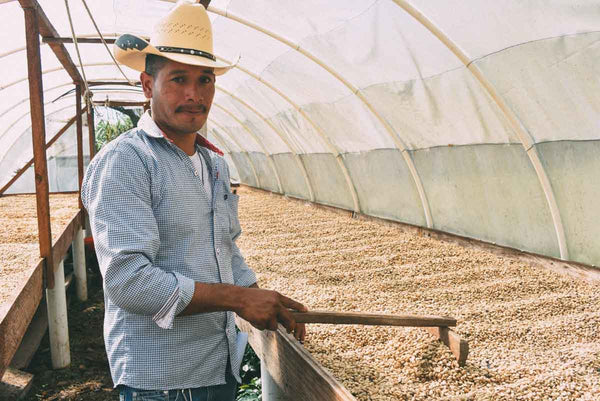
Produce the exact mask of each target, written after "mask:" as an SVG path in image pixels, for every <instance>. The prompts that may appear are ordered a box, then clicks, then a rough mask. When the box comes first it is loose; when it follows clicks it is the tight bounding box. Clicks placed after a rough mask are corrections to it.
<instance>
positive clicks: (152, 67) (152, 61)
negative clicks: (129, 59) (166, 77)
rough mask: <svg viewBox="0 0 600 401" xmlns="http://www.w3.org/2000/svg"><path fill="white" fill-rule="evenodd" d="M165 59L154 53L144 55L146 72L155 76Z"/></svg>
mask: <svg viewBox="0 0 600 401" xmlns="http://www.w3.org/2000/svg"><path fill="white" fill-rule="evenodd" d="M166 62H167V59H166V58H164V57H162V56H157V55H156V54H147V55H146V68H145V71H146V74H148V75H152V76H156V74H158V72H159V71H160V69H161V68H163V66H164V65H165V64H166Z"/></svg>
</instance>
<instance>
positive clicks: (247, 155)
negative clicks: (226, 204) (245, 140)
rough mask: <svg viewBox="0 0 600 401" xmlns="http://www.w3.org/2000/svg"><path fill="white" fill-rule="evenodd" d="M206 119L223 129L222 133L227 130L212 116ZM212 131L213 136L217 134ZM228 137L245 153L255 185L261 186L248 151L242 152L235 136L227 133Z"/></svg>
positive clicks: (241, 148)
mask: <svg viewBox="0 0 600 401" xmlns="http://www.w3.org/2000/svg"><path fill="white" fill-rule="evenodd" d="M208 121H210V122H211V123H212V124H214V125H215V126H217V127H219V128H220V129H221V131H223V132H224V133H227V130H226V129H225V127H223V126H222V125H221V124H219V123H218V122H216V121H215V120H213V119H212V118H209V119H208ZM213 133H214V134H215V136H218V135H219V134H218V133H217V131H213ZM229 139H230V140H231V141H232V142H233V143H235V146H237V147H238V148H240V151H241V153H243V154H245V155H246V158H247V159H248V163H249V164H250V168H251V169H252V173H253V174H254V179H255V180H256V186H257V187H259V188H260V187H262V185H260V178H259V177H258V173H257V171H256V167H255V166H254V163H253V162H252V158H251V157H250V155H249V154H248V152H247V151H246V152H244V148H243V147H242V146H241V145H240V143H239V142H238V141H236V140H235V138H234V137H233V136H232V135H229ZM221 141H222V142H224V141H223V140H221ZM240 171H241V170H240V169H238V173H240Z"/></svg>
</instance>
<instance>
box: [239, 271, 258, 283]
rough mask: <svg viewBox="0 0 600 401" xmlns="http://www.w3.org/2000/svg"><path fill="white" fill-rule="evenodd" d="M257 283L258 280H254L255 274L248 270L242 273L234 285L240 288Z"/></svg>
mask: <svg viewBox="0 0 600 401" xmlns="http://www.w3.org/2000/svg"><path fill="white" fill-rule="evenodd" d="M257 281H258V280H257V279H256V274H255V273H254V272H253V271H252V270H251V269H249V268H248V269H245V270H243V271H242V276H241V277H240V278H239V279H238V280H237V282H236V283H235V285H237V286H240V287H250V286H251V285H252V284H254V283H256V282H257Z"/></svg>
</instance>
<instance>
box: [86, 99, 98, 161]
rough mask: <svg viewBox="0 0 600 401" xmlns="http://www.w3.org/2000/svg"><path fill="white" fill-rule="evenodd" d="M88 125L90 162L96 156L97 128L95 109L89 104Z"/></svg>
mask: <svg viewBox="0 0 600 401" xmlns="http://www.w3.org/2000/svg"><path fill="white" fill-rule="evenodd" d="M88 106H90V107H88V112H87V113H86V115H87V123H88V143H89V146H90V161H91V160H92V159H93V158H94V156H96V127H95V126H94V108H93V107H92V105H91V104H88Z"/></svg>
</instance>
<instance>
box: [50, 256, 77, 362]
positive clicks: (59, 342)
mask: <svg viewBox="0 0 600 401" xmlns="http://www.w3.org/2000/svg"><path fill="white" fill-rule="evenodd" d="M54 282H55V284H56V285H55V286H54V288H52V289H49V288H48V289H46V301H47V302H46V307H47V308H48V335H49V337H50V355H51V357H52V368H54V369H61V368H66V367H67V366H69V365H70V364H71V351H70V347H69V324H68V321H67V293H66V289H65V268H64V263H63V261H61V262H60V263H59V264H58V268H57V269H56V272H54Z"/></svg>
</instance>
